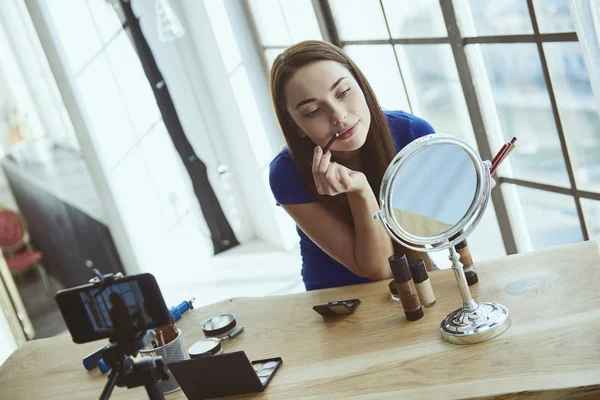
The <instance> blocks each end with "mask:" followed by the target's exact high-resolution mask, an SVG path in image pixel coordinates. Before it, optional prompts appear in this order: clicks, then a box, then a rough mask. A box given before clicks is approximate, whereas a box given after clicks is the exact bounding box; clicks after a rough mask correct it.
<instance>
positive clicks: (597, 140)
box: [544, 42, 600, 192]
mask: <svg viewBox="0 0 600 400" xmlns="http://www.w3.org/2000/svg"><path fill="white" fill-rule="evenodd" d="M544 51H545V53H546V61H547V62H548V69H549V70H550V77H551V79H552V87H553V88H554V94H555V96H556V102H557V105H558V111H559V113H560V119H561V122H562V126H563V130H564V132H565V137H566V139H567V144H568V146H569V155H570V156H571V163H572V164H573V172H574V174H575V180H576V182H577V187H578V188H579V189H583V190H591V191H599V192H600V117H599V116H598V109H597V108H596V101H595V100H594V94H593V92H592V85H591V84H590V79H589V75H588V73H587V69H586V67H585V63H584V60H583V54H582V52H581V45H580V44H579V42H564V43H544Z"/></svg>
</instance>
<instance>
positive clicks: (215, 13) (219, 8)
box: [204, 0, 242, 74]
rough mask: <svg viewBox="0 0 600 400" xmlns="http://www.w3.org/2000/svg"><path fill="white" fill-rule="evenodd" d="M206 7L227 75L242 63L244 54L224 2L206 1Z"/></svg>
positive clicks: (222, 0)
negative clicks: (241, 51)
mask: <svg viewBox="0 0 600 400" xmlns="http://www.w3.org/2000/svg"><path fill="white" fill-rule="evenodd" d="M204 5H205V7H206V12H207V13H208V17H209V18H210V24H211V25H212V28H213V32H214V34H215V36H216V39H217V45H218V46H219V50H220V51H221V58H222V60H223V62H224V63H225V68H226V70H227V73H228V74H230V73H231V72H233V70H235V69H236V68H237V67H238V66H239V65H240V63H241V62H242V54H241V53H240V49H239V47H238V42H237V39H236V38H235V33H234V31H233V27H232V26H231V20H230V19H229V15H228V14H227V8H226V6H225V3H224V0H211V1H205V2H204Z"/></svg>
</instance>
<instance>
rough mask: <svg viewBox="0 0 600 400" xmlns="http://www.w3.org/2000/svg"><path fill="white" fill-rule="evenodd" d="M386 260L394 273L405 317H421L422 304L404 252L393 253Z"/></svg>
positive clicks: (409, 318) (412, 318) (414, 318)
mask: <svg viewBox="0 0 600 400" xmlns="http://www.w3.org/2000/svg"><path fill="white" fill-rule="evenodd" d="M388 261H389V263H390V268H391V269H392V274H393V275H394V281H395V282H396V289H397V290H398V297H400V302H401V303H402V307H403V308H404V315H405V316H406V319H407V320H409V321H416V320H418V319H421V318H423V306H421V302H420V301H419V294H418V293H417V288H416V287H415V283H414V282H413V280H412V276H411V275H410V268H409V266H408V261H407V260H406V256H405V255H404V254H394V255H393V256H391V257H390V258H389V259H388Z"/></svg>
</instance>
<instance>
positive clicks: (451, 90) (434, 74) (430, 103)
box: [396, 44, 477, 148]
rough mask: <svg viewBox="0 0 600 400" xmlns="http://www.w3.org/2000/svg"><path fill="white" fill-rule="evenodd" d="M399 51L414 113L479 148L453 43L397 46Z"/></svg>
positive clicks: (436, 128)
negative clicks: (455, 61) (461, 83)
mask: <svg viewBox="0 0 600 400" xmlns="http://www.w3.org/2000/svg"><path fill="white" fill-rule="evenodd" d="M396 51H397V53H398V59H399V61H400V68H401V69H402V74H403V76H404V81H405V83H406V87H407V91H408V96H409V99H410V102H411V105H412V109H413V113H414V114H416V115H417V116H419V117H421V118H424V119H426V120H427V121H428V122H429V123H430V124H431V125H432V126H433V128H434V129H435V130H436V132H439V133H447V134H450V135H453V136H457V137H459V138H461V139H463V140H465V141H466V142H467V143H469V144H470V145H471V146H473V147H474V148H477V147H476V143H475V138H474V135H473V128H472V127H471V120H470V118H469V113H468V111H467V106H466V103H465V97H464V95H463V92H462V88H461V86H460V80H459V78H458V71H457V70H456V64H455V63H454V57H453V55H452V49H451V48H450V45H447V44H433V45H397V46H396Z"/></svg>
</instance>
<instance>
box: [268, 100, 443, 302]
mask: <svg viewBox="0 0 600 400" xmlns="http://www.w3.org/2000/svg"><path fill="white" fill-rule="evenodd" d="M384 115H385V118H386V119H387V122H388V125H389V127H390V130H391V132H392V136H393V137H394V142H395V144H396V150H397V151H400V150H401V149H402V148H404V146H406V145H407V144H409V143H410V142H412V141H413V140H415V139H417V138H419V137H421V136H425V135H428V134H430V133H434V132H435V131H434V130H433V128H432V126H431V125H430V124H429V123H428V122H427V121H425V120H423V119H421V118H418V117H415V116H414V115H411V114H409V113H406V112H404V111H384ZM269 182H270V184H271V191H272V192H273V196H274V197H275V200H276V201H277V204H278V205H279V204H306V203H312V202H316V201H317V199H316V198H315V197H314V196H313V195H312V194H311V193H310V191H309V190H308V189H307V188H306V187H305V186H304V183H303V182H302V177H301V176H300V172H298V169H297V168H296V164H295V163H294V160H293V159H292V156H291V154H290V152H289V150H288V149H287V147H284V148H283V149H282V150H281V151H280V152H279V154H277V156H276V157H275V159H273V161H272V162H271V164H270V173H269ZM296 230H297V231H298V235H300V254H301V256H302V279H303V280H304V285H305V286H306V290H315V289H325V288H330V287H336V286H345V285H354V284H357V283H365V282H371V280H370V279H367V278H363V277H360V276H358V275H356V274H355V273H353V272H352V271H350V270H349V269H348V268H346V267H345V266H343V265H342V264H340V263H339V262H337V261H336V260H334V259H333V258H331V257H330V256H329V255H328V254H327V253H325V252H324V251H323V250H321V248H320V247H319V246H317V245H316V244H315V243H314V242H313V241H312V240H311V239H310V238H309V237H308V236H307V235H306V234H305V233H304V232H303V231H302V230H301V229H300V228H299V227H298V226H296Z"/></svg>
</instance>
